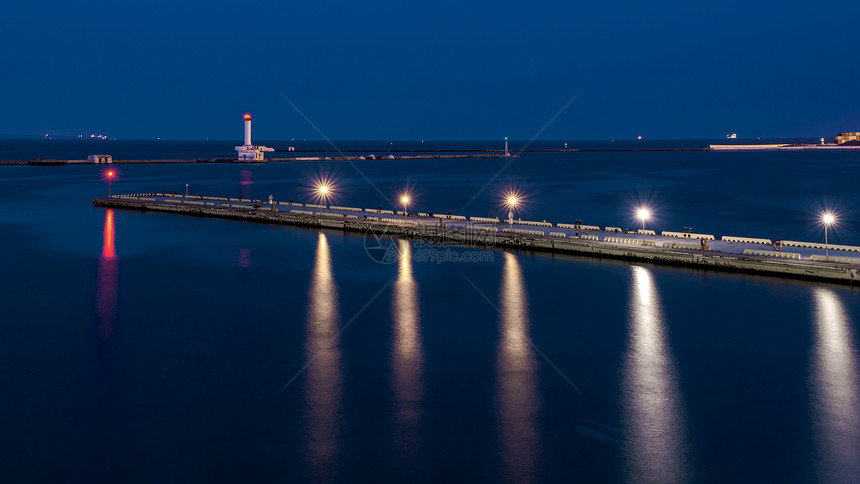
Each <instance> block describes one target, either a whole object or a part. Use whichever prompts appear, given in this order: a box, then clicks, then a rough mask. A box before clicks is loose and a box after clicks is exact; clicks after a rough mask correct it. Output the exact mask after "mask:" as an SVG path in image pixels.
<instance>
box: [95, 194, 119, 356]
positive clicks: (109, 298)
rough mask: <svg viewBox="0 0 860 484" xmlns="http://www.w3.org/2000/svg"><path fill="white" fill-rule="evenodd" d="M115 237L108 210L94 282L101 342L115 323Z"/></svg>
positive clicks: (117, 274)
mask: <svg viewBox="0 0 860 484" xmlns="http://www.w3.org/2000/svg"><path fill="white" fill-rule="evenodd" d="M115 236H116V232H115V231H114V222H113V210H110V209H108V211H107V213H105V227H104V242H103V243H102V255H101V257H99V267H98V279H97V280H96V316H97V317H98V321H99V328H98V331H99V338H100V339H101V340H102V341H107V340H108V339H110V337H111V336H112V335H113V328H114V323H115V322H116V312H117V310H116V308H117V295H118V293H119V260H118V259H117V257H116V248H115V246H114V239H115Z"/></svg>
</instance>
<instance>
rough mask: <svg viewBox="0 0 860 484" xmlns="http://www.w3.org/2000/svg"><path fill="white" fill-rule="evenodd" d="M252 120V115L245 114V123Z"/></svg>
mask: <svg viewBox="0 0 860 484" xmlns="http://www.w3.org/2000/svg"><path fill="white" fill-rule="evenodd" d="M250 120H251V113H245V121H250Z"/></svg>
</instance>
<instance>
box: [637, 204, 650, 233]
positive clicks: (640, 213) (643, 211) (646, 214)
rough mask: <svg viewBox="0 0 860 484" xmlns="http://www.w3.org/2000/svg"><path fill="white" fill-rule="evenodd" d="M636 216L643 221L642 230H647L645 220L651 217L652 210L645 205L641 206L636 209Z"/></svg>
mask: <svg viewBox="0 0 860 484" xmlns="http://www.w3.org/2000/svg"><path fill="white" fill-rule="evenodd" d="M636 216H637V217H639V220H641V221H642V230H645V222H646V221H647V220H648V219H649V218H651V211H649V210H648V209H647V208H645V207H640V208H639V210H637V211H636Z"/></svg>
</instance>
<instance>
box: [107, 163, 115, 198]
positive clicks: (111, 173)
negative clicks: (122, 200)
mask: <svg viewBox="0 0 860 484" xmlns="http://www.w3.org/2000/svg"><path fill="white" fill-rule="evenodd" d="M115 176H116V172H115V171H113V170H108V171H107V173H105V178H107V182H108V198H111V185H112V184H113V179H114V177H115Z"/></svg>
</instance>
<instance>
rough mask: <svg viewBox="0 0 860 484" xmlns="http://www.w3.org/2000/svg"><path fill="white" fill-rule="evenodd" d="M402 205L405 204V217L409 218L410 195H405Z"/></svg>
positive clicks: (401, 199)
mask: <svg viewBox="0 0 860 484" xmlns="http://www.w3.org/2000/svg"><path fill="white" fill-rule="evenodd" d="M400 203H402V204H403V216H404V217H407V216H409V211H408V210H407V206H408V205H409V195H403V196H402V197H401V198H400Z"/></svg>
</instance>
